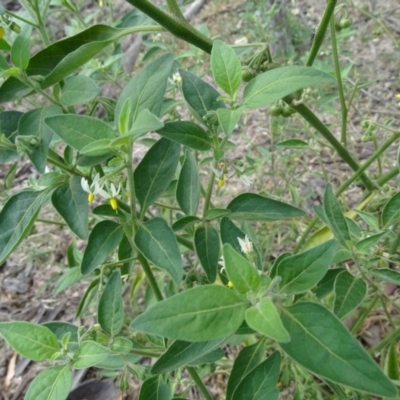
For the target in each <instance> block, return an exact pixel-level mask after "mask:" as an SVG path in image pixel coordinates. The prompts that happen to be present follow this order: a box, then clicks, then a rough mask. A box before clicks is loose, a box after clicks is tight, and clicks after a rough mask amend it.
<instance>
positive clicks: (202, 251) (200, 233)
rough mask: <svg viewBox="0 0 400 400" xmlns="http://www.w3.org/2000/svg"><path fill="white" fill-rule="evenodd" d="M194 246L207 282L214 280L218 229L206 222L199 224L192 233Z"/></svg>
mask: <svg viewBox="0 0 400 400" xmlns="http://www.w3.org/2000/svg"><path fill="white" fill-rule="evenodd" d="M194 247H195V250H196V255H197V257H198V259H199V261H200V264H201V266H202V267H203V269H204V272H205V273H206V275H207V279H208V280H209V282H215V279H216V278H217V271H218V261H219V255H220V239H219V233H218V231H217V230H216V229H215V228H213V227H212V226H210V225H208V224H204V225H202V226H199V227H198V228H197V229H196V231H195V233H194Z"/></svg>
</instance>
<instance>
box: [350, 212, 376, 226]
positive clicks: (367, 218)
mask: <svg viewBox="0 0 400 400" xmlns="http://www.w3.org/2000/svg"><path fill="white" fill-rule="evenodd" d="M354 212H355V213H356V214H357V215H359V216H360V217H361V218H362V219H363V220H364V222H365V223H366V224H367V225H368V226H369V227H370V228H373V229H376V230H379V221H378V219H377V218H375V217H374V216H373V215H372V214H370V213H367V212H365V211H361V210H354Z"/></svg>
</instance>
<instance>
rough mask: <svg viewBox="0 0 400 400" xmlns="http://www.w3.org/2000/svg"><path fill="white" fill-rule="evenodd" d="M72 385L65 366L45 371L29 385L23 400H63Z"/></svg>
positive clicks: (67, 367) (67, 368)
mask: <svg viewBox="0 0 400 400" xmlns="http://www.w3.org/2000/svg"><path fill="white" fill-rule="evenodd" d="M71 385H72V372H71V369H70V367H69V366H67V365H58V366H56V367H52V368H48V369H45V370H44V371H42V372H40V373H39V375H38V376H36V378H35V379H34V380H33V381H32V382H31V384H30V385H29V388H28V391H27V392H26V395H25V398H24V400H37V399H43V400H65V399H66V398H67V397H68V394H69V391H70V389H71Z"/></svg>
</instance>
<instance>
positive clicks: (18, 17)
mask: <svg viewBox="0 0 400 400" xmlns="http://www.w3.org/2000/svg"><path fill="white" fill-rule="evenodd" d="M6 14H7V15H9V16H10V17H13V18H15V19H18V20H20V21H21V22H24V23H25V24H28V25H30V26H33V27H34V28H37V25H36V24H35V23H34V22H32V21H28V20H27V19H25V18H22V17H20V16H19V15H18V14H14V13H12V12H11V11H8V10H6Z"/></svg>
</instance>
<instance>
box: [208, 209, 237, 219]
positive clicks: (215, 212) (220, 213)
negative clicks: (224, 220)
mask: <svg viewBox="0 0 400 400" xmlns="http://www.w3.org/2000/svg"><path fill="white" fill-rule="evenodd" d="M230 213H231V210H227V209H226V208H209V209H208V210H207V211H206V215H205V217H206V219H207V220H208V221H212V220H214V219H218V218H221V217H224V216H226V215H229V214H230Z"/></svg>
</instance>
